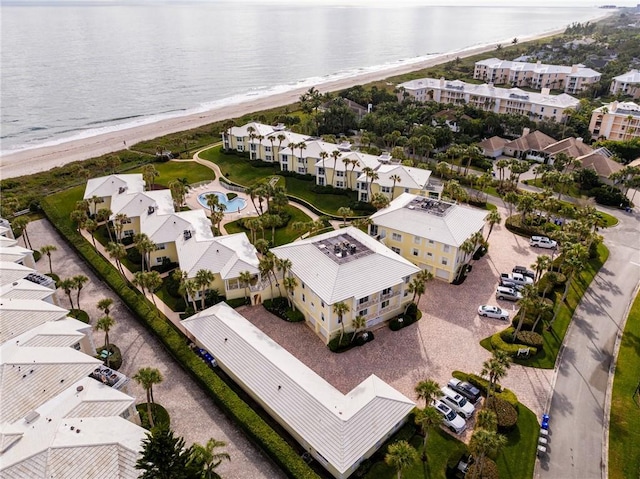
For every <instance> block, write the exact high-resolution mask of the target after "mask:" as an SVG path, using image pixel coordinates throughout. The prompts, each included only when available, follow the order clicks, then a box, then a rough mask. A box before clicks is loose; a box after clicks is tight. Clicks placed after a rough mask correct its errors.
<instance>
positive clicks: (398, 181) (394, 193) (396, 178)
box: [389, 175, 402, 200]
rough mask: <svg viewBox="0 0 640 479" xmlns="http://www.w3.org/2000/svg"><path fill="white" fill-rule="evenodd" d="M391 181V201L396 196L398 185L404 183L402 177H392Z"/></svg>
mask: <svg viewBox="0 0 640 479" xmlns="http://www.w3.org/2000/svg"><path fill="white" fill-rule="evenodd" d="M389 179H390V180H391V181H393V186H392V187H391V199H392V200H393V198H394V197H395V195H396V183H400V182H402V178H401V177H400V175H391V176H390V177H389Z"/></svg>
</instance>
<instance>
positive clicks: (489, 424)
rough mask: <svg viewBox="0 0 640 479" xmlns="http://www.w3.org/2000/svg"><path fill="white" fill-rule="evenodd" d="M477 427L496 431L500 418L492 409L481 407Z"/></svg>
mask: <svg viewBox="0 0 640 479" xmlns="http://www.w3.org/2000/svg"><path fill="white" fill-rule="evenodd" d="M476 427H477V428H481V429H486V430H487V431H495V430H497V428H498V418H497V416H496V413H495V412H494V411H492V410H491V409H481V410H480V411H478V414H477V416H476Z"/></svg>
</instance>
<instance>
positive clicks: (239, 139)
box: [236, 136, 244, 143]
mask: <svg viewBox="0 0 640 479" xmlns="http://www.w3.org/2000/svg"><path fill="white" fill-rule="evenodd" d="M236 142H237V143H244V139H243V138H242V137H241V136H236Z"/></svg>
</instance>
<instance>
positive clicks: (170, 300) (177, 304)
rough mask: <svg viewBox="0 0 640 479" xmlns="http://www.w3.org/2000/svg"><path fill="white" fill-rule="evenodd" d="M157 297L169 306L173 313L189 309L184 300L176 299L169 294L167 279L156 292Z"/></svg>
mask: <svg viewBox="0 0 640 479" xmlns="http://www.w3.org/2000/svg"><path fill="white" fill-rule="evenodd" d="M156 296H157V297H158V298H160V299H161V300H162V302H164V304H166V305H167V306H169V307H170V308H171V310H172V311H177V312H183V311H184V310H185V309H186V307H187V306H186V304H185V302H184V299H183V298H174V297H173V296H171V295H170V294H169V292H168V291H167V279H166V278H165V279H164V280H163V282H162V287H161V288H160V289H158V290H157V291H156Z"/></svg>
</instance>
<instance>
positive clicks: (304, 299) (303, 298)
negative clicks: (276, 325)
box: [302, 293, 307, 303]
mask: <svg viewBox="0 0 640 479" xmlns="http://www.w3.org/2000/svg"><path fill="white" fill-rule="evenodd" d="M306 300H307V299H306V298H305V297H304V293H302V302H303V303H304V302H306Z"/></svg>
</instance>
